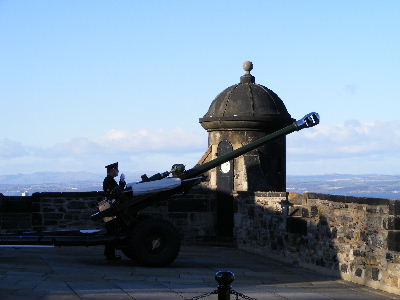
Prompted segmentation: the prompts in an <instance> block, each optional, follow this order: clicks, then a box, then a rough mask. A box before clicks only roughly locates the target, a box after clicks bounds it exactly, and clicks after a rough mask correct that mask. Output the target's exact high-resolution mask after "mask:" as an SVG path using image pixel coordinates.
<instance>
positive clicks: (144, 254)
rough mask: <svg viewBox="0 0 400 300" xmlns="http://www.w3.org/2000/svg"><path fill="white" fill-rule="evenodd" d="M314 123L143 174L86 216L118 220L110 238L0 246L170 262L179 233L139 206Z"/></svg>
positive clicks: (62, 234)
mask: <svg viewBox="0 0 400 300" xmlns="http://www.w3.org/2000/svg"><path fill="white" fill-rule="evenodd" d="M317 124H319V115H318V114H317V113H310V114H308V115H306V116H304V117H303V118H302V119H300V120H298V121H295V122H293V123H292V124H290V125H288V126H286V127H284V128H282V129H280V130H277V131H275V132H273V133H271V134H268V135H266V136H264V137H262V138H259V139H257V140H255V141H253V142H251V143H249V144H247V145H244V146H243V147H241V148H239V149H236V150H234V151H232V152H230V153H227V154H225V155H222V156H220V157H217V158H215V159H213V160H211V161H209V162H206V163H204V164H201V165H196V166H194V167H193V168H191V169H189V170H185V169H184V166H183V165H181V164H176V165H174V166H173V167H172V170H171V172H164V173H162V174H156V175H154V176H152V177H150V178H148V177H147V176H146V175H143V176H142V181H141V182H139V183H133V184H128V188H127V189H125V190H124V191H123V192H121V193H120V194H119V195H118V197H116V199H115V200H114V201H109V202H103V203H101V204H100V205H99V210H98V211H97V212H96V213H94V214H92V215H91V218H92V219H93V220H101V219H103V220H105V221H107V220H110V219H114V218H117V219H118V222H119V224H120V226H119V227H120V228H119V230H118V232H117V233H115V234H108V233H106V232H105V231H104V230H101V229H96V230H68V231H65V230H64V231H42V232H27V233H23V234H16V233H14V234H2V235H0V246H2V247H5V246H6V247H23V246H25V247H26V246H36V247H37V246H41V247H54V246H92V245H102V244H105V243H109V242H112V243H114V244H115V245H116V247H117V248H118V249H121V250H122V251H123V253H124V254H125V255H126V256H127V257H129V258H131V259H133V260H135V261H136V262H138V263H139V264H141V265H145V266H166V265H168V264H170V263H172V262H173V261H174V260H175V258H176V257H177V255H178V253H179V249H180V243H181V241H180V236H179V233H178V231H177V230H176V229H175V227H174V226H173V225H172V224H171V223H170V222H168V221H166V220H162V219H155V218H152V217H147V216H144V215H141V214H140V211H141V210H142V209H143V208H146V207H148V206H150V205H152V204H154V203H157V202H159V201H163V200H166V199H168V197H170V196H171V195H174V194H178V193H185V192H186V191H188V190H189V189H190V188H192V187H193V186H195V185H197V184H199V183H200V182H202V181H203V180H204V179H205V177H204V175H203V174H204V173H205V172H207V171H209V170H211V169H213V168H215V167H217V166H219V165H221V164H223V163H225V162H228V161H230V160H232V159H234V158H236V157H239V156H240V155H243V154H245V153H247V152H249V151H251V150H253V149H255V148H257V147H259V146H261V145H263V144H265V143H266V142H268V141H270V140H273V139H275V138H278V137H281V136H284V135H288V134H290V133H292V132H294V131H299V130H301V129H303V128H308V127H313V126H315V125H317ZM169 175H172V176H169Z"/></svg>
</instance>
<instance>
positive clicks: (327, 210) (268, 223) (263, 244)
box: [234, 192, 400, 294]
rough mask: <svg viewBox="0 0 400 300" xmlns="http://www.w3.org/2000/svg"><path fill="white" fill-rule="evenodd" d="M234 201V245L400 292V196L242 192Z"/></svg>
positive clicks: (372, 285)
mask: <svg viewBox="0 0 400 300" xmlns="http://www.w3.org/2000/svg"><path fill="white" fill-rule="evenodd" d="M236 201H237V206H238V209H237V212H236V214H235V230H234V232H235V234H236V240H237V246H238V247H239V248H241V249H244V250H246V251H250V252H253V253H258V254H261V255H265V256H271V257H274V258H278V259H280V260H284V261H286V262H289V263H292V264H295V265H302V266H305V267H308V268H313V269H316V270H319V271H323V272H328V273H331V274H335V275H339V276H341V277H342V278H343V279H346V280H349V281H353V282H356V283H360V284H364V285H367V286H370V287H373V288H378V289H382V290H386V291H389V292H392V293H397V294H400V289H399V278H400V252H399V251H400V201H398V200H388V199H376V198H356V197H346V196H332V195H323V194H313V193H306V194H295V193H246V192H240V193H238V194H237V195H236Z"/></svg>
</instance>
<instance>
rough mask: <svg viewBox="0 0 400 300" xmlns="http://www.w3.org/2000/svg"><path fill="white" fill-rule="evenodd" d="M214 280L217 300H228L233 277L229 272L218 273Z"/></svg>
mask: <svg viewBox="0 0 400 300" xmlns="http://www.w3.org/2000/svg"><path fill="white" fill-rule="evenodd" d="M215 280H216V281H217V282H218V300H229V299H230V298H231V289H232V286H231V283H232V282H233V281H234V280H235V275H234V274H233V273H232V272H231V271H218V272H217V273H216V274H215Z"/></svg>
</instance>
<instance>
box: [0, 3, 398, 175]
mask: <svg viewBox="0 0 400 300" xmlns="http://www.w3.org/2000/svg"><path fill="white" fill-rule="evenodd" d="M399 16H400V1H396V0H393V1H390V0H385V1H378V0H376V1H368V0H363V1H361V0H360V1H357V0H346V1H344V0H338V1H313V0H304V1H298V0H296V1H295V0H293V1H289V0H283V1H278V0H276V1H271V0H265V1H251V0H250V1H245V2H244V1H232V0H231V1H204V0H203V1H188V0H187V1H183V0H182V1H176V0H171V1H152V0H150V1H133V0H132V1H123V0H120V1H101V0H96V1H94V0H92V1H91V0H86V1H77V0H58V1H44V0H36V1H28V0H26V1H22V0H13V1H11V0H0V107H1V117H0V128H1V131H0V174H3V175H4V174H18V173H33V172H45V171H52V172H54V171H56V172H58V171H87V172H93V173H104V166H105V165H107V164H109V163H112V162H115V161H119V163H120V170H121V171H133V170H137V171H165V170H168V169H169V168H170V166H171V165H172V164H173V163H184V164H185V165H187V167H191V166H193V165H194V164H195V163H196V162H197V161H198V160H199V159H200V157H201V156H202V154H203V153H204V152H205V151H206V149H207V132H206V131H205V130H204V129H203V128H202V127H201V126H200V124H199V122H198V120H199V118H201V117H202V116H203V115H204V114H205V113H206V112H207V110H208V108H209V106H210V104H211V102H212V100H213V99H214V98H215V97H216V96H217V95H218V94H219V93H220V92H221V91H222V90H224V89H225V88H227V87H228V86H231V85H233V84H236V83H238V82H239V78H240V76H241V75H243V73H244V71H243V69H242V64H243V62H244V61H246V60H250V61H252V62H253V65H254V69H253V71H252V74H253V75H254V76H255V78H256V79H255V80H256V83H259V84H262V85H264V86H267V87H268V88H270V89H272V90H273V91H274V92H275V93H277V94H278V95H279V97H280V98H281V99H282V100H283V102H284V103H285V105H286V108H287V110H288V111H289V113H290V114H291V115H292V117H293V118H296V119H299V118H301V117H302V116H303V115H305V114H307V113H309V112H312V111H316V112H318V113H319V114H320V116H321V124H320V125H318V126H316V127H314V128H311V129H305V130H303V131H300V132H296V133H293V134H291V135H289V136H288V137H287V174H289V175H315V174H330V173H347V174H349V173H352V174H400V171H399V170H400V154H399V151H398V149H399V146H400V117H399V112H400V82H399V81H400V80H399V78H400V18H399Z"/></svg>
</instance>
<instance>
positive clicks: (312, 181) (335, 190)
mask: <svg viewBox="0 0 400 300" xmlns="http://www.w3.org/2000/svg"><path fill="white" fill-rule="evenodd" d="M286 181H287V183H286V190H287V191H288V192H297V193H304V192H315V193H322V194H333V195H345V196H355V197H373V198H390V199H400V175H351V174H328V175H315V176H287V179H286Z"/></svg>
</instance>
